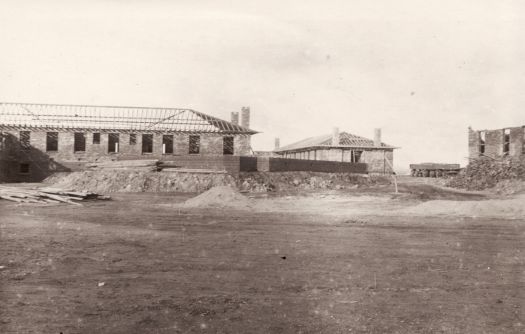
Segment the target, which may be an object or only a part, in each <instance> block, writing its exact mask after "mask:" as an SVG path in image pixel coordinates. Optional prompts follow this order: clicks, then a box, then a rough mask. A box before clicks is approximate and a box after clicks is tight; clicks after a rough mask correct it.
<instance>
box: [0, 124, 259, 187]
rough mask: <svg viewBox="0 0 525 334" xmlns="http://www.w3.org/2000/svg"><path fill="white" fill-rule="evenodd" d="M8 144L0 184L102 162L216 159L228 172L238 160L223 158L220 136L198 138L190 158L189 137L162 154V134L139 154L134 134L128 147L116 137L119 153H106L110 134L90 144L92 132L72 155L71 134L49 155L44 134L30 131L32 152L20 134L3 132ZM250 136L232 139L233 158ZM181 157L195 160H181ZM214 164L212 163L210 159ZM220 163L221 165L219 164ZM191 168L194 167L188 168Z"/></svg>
mask: <svg viewBox="0 0 525 334" xmlns="http://www.w3.org/2000/svg"><path fill="white" fill-rule="evenodd" d="M2 133H3V134H5V136H6V137H8V138H7V140H5V143H6V145H5V147H3V148H2V149H1V150H0V160H1V161H3V164H2V167H3V168H2V170H0V181H2V179H3V181H4V182H5V180H9V181H41V180H43V179H44V178H46V177H47V176H49V175H50V174H51V173H53V172H54V171H76V170H82V169H83V168H84V166H85V164H86V163H87V162H94V161H104V160H126V159H159V160H175V159H177V160H179V159H180V160H181V161H187V164H188V166H190V165H191V166H197V165H196V164H198V161H199V157H207V156H214V157H224V159H215V160H216V161H219V162H218V164H219V165H218V168H220V167H221V166H226V167H227V170H236V171H237V172H238V171H239V168H240V162H239V159H233V158H232V157H233V156H223V136H222V135H220V134H201V135H200V152H199V153H198V154H189V134H174V137H173V143H174V153H173V154H163V152H162V136H163V135H162V134H158V133H156V134H153V152H152V153H142V134H141V133H136V143H135V144H130V134H129V133H120V134H119V152H118V153H109V150H108V144H109V140H108V139H109V133H100V143H99V144H95V143H93V132H87V133H85V138H86V147H85V151H82V152H75V151H74V138H75V136H74V133H73V132H59V133H58V150H56V151H52V152H49V151H47V150H46V137H47V136H46V132H45V131H31V132H30V144H31V148H30V149H29V150H27V151H24V150H22V147H21V144H20V131H3V132H2ZM247 137H249V135H236V136H234V154H235V156H237V158H238V156H239V155H241V154H244V152H246V138H247ZM182 157H195V158H188V159H185V160H184V159H183V158H182ZM200 160H201V162H202V163H203V164H204V167H203V168H207V167H206V166H208V165H210V164H212V162H211V160H207V159H200ZM212 160H213V159H212ZM221 161H222V162H221ZM232 161H236V162H235V163H234V164H237V165H236V166H237V167H231V166H232V163H233V162H232ZM24 163H29V164H30V166H31V167H30V173H29V174H20V173H19V172H18V171H19V169H20V164H24ZM188 168H193V167H188Z"/></svg>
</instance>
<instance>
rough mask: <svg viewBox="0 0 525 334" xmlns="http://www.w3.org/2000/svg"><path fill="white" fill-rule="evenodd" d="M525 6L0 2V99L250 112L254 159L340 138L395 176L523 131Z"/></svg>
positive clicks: (484, 1) (457, 158)
mask: <svg viewBox="0 0 525 334" xmlns="http://www.w3.org/2000/svg"><path fill="white" fill-rule="evenodd" d="M524 20H525V2H524V1H503V0H494V1H489V0H463V1H462V0H453V1H449V0H441V1H420V0H405V1H403V0H396V1H392V0H384V1H373V0H366V1H365V0H363V1H355V0H343V1H329V0H324V1H321V0H319V1H307V0H302V1H283V0H276V1H270V0H265V1H257V2H255V1H246V0H242V1H217V0H213V1H198V0H188V1H167V0H166V1H162V0H149V1H132V0H122V1H116V0H114V1H93V0H90V1H72V0H69V1H22V0H18V1H6V0H0V101H3V102H36V103H65V104H68V103H70V104H94V105H126V106H158V107H185V108H192V109H196V110H199V111H202V112H205V113H208V114H211V115H214V116H217V117H220V118H224V119H227V120H229V117H230V112H231V111H240V109H241V107H242V106H250V107H251V110H252V122H251V127H252V128H253V129H255V130H258V131H260V132H262V133H260V134H258V135H256V136H254V137H253V140H252V143H253V148H254V149H255V150H269V149H272V148H273V139H274V138H275V137H280V138H281V144H282V145H286V144H289V143H291V142H294V141H297V140H300V139H303V138H305V137H309V136H318V135H323V134H328V133H330V132H331V131H332V128H333V127H334V126H338V127H339V128H340V130H341V131H348V132H350V133H354V134H357V135H362V136H365V137H369V138H373V129H374V128H382V130H383V141H384V142H386V143H388V144H391V145H395V146H399V147H401V148H400V149H399V150H397V151H396V153H395V166H396V167H397V168H399V169H406V168H407V165H408V164H409V163H411V162H426V161H436V162H457V163H461V164H465V163H466V162H467V160H466V159H465V157H466V156H467V128H468V126H469V125H470V126H472V127H473V128H475V129H485V128H489V129H490V128H502V127H507V126H521V125H525V112H524V111H525V94H524V93H523V91H524V89H525V38H524V37H525V21H524Z"/></svg>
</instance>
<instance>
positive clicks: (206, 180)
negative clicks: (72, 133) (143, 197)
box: [45, 170, 236, 194]
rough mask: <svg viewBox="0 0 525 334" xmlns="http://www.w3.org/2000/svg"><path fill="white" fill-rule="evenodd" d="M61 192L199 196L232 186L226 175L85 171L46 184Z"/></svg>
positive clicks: (231, 178) (234, 181)
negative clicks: (195, 193)
mask: <svg viewBox="0 0 525 334" xmlns="http://www.w3.org/2000/svg"><path fill="white" fill-rule="evenodd" d="M45 182H46V183H48V184H53V186H54V187H57V188H63V189H74V190H78V191H80V190H85V191H93V192H96V193H99V194H104V193H110V192H203V191H206V190H208V189H210V188H212V187H215V186H223V185H231V186H235V184H236V180H235V178H234V177H233V176H231V175H228V174H202V173H196V174H192V173H159V172H143V171H114V170H113V171H107V170H104V171H85V172H74V173H59V174H55V175H53V176H51V177H50V178H48V179H47V180H46V181H45Z"/></svg>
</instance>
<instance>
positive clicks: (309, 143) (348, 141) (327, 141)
mask: <svg viewBox="0 0 525 334" xmlns="http://www.w3.org/2000/svg"><path fill="white" fill-rule="evenodd" d="M313 147H349V148H352V147H354V148H368V147H370V148H377V147H376V146H374V141H373V140H372V139H368V138H364V137H360V136H356V135H353V134H351V133H347V132H341V133H340V134H339V144H338V145H332V135H324V136H319V137H310V138H306V139H303V140H301V141H298V142H296V143H293V144H290V145H286V146H283V147H281V148H279V149H276V150H275V152H284V151H295V150H302V149H306V148H313ZM381 148H389V149H393V148H395V147H394V146H390V145H388V144H385V143H381Z"/></svg>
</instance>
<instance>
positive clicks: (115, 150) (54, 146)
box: [0, 103, 256, 181]
mask: <svg viewBox="0 0 525 334" xmlns="http://www.w3.org/2000/svg"><path fill="white" fill-rule="evenodd" d="M240 119H241V121H240V124H239V113H232V122H227V121H224V120H221V119H218V118H215V117H212V116H209V115H207V114H204V113H201V112H198V111H195V110H191V109H178V108H138V107H109V106H85V105H50V104H26V103H0V181H39V180H42V179H43V178H45V177H46V176H48V175H49V174H51V173H53V172H56V171H72V170H73V171H74V170H81V169H82V168H83V166H84V165H85V164H86V163H87V162H92V161H103V160H119V159H144V158H148V159H160V160H173V159H175V157H177V160H178V161H179V162H181V163H182V164H184V162H185V161H186V162H187V163H193V164H195V163H197V164H200V165H206V164H210V166H211V167H213V164H214V163H220V164H221V165H224V164H225V163H228V162H232V161H233V162H235V157H236V158H237V163H238V158H239V157H240V156H246V155H250V154H251V145H250V138H251V136H252V135H253V134H255V133H256V131H253V130H251V129H250V128H249V127H250V110H249V108H247V107H243V108H242V111H241V117H240ZM209 157H213V159H211V158H209ZM220 157H223V158H220ZM190 158H191V159H190ZM207 158H208V160H206V159H207ZM185 159H186V160H185ZM222 167H223V166H222Z"/></svg>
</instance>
